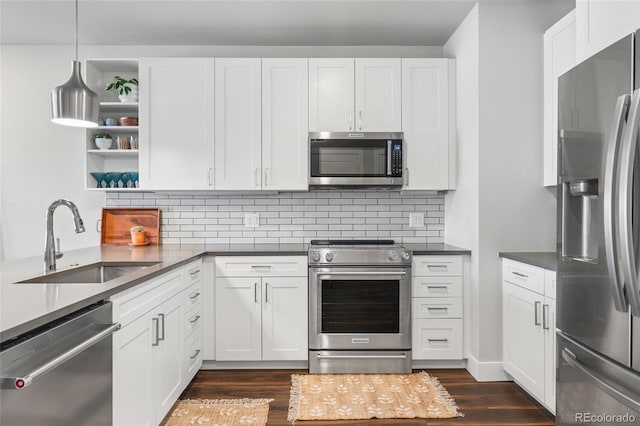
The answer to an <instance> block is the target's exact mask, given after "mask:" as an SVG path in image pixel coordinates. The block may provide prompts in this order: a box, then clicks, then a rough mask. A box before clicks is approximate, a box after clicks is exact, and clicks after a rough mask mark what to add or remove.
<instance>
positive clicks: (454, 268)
mask: <svg viewBox="0 0 640 426" xmlns="http://www.w3.org/2000/svg"><path fill="white" fill-rule="evenodd" d="M412 271H413V277H412V289H411V290H412V291H411V295H412V298H411V318H412V323H411V325H412V352H413V359H414V360H461V359H463V353H464V348H463V346H464V344H463V343H464V340H463V327H462V324H463V322H462V318H463V303H462V302H463V297H462V294H463V281H464V276H463V275H464V274H463V258H462V256H461V255H453V256H452V255H435V256H419V255H418V256H414V257H413V265H412Z"/></svg>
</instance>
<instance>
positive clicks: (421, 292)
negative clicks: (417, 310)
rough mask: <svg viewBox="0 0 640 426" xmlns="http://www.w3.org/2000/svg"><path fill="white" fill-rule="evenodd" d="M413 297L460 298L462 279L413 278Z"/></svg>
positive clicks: (445, 277)
mask: <svg viewBox="0 0 640 426" xmlns="http://www.w3.org/2000/svg"><path fill="white" fill-rule="evenodd" d="M412 281H413V286H412V288H411V296H413V297H462V277H447V276H444V277H413V280H412Z"/></svg>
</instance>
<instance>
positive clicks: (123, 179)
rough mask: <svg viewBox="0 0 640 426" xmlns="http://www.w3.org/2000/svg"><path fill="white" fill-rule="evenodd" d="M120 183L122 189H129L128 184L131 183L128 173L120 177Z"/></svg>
mask: <svg viewBox="0 0 640 426" xmlns="http://www.w3.org/2000/svg"><path fill="white" fill-rule="evenodd" d="M120 181H121V182H122V187H123V188H129V182H131V178H130V177H129V172H124V173H122V177H121V178H120Z"/></svg>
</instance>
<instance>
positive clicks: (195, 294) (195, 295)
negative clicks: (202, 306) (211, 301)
mask: <svg viewBox="0 0 640 426" xmlns="http://www.w3.org/2000/svg"><path fill="white" fill-rule="evenodd" d="M198 297H200V292H197V293H194V294H192V295H191V296H189V299H191V300H193V299H197V298H198Z"/></svg>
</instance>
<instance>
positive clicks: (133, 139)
mask: <svg viewBox="0 0 640 426" xmlns="http://www.w3.org/2000/svg"><path fill="white" fill-rule="evenodd" d="M129 145H130V146H131V149H138V138H137V137H135V136H129Z"/></svg>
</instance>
